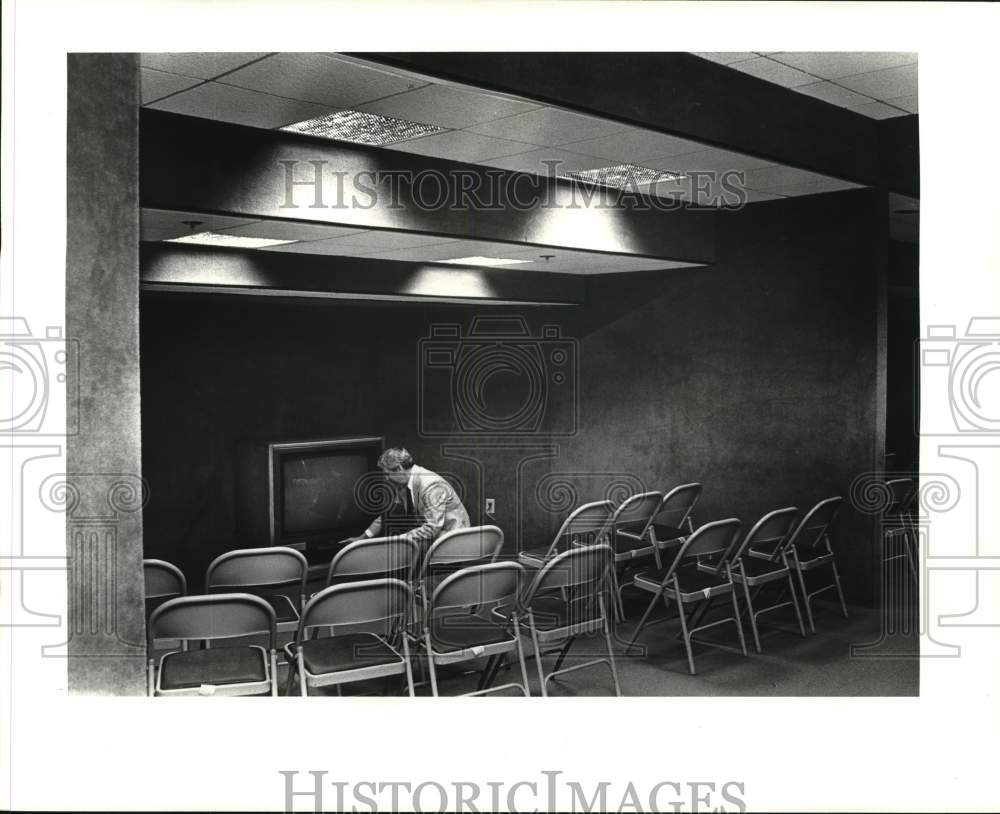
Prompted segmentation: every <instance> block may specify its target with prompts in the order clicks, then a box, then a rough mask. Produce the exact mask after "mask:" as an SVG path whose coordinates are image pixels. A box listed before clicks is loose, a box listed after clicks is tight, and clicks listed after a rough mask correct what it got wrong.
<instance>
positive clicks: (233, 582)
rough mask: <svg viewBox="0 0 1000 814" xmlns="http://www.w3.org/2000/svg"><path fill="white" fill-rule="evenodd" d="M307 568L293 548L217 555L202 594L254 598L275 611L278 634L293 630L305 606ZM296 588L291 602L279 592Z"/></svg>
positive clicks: (228, 552) (246, 550)
mask: <svg viewBox="0 0 1000 814" xmlns="http://www.w3.org/2000/svg"><path fill="white" fill-rule="evenodd" d="M308 574H309V564H308V563H307V562H306V558H305V557H304V556H303V555H302V553H301V552H300V551H296V550H295V549H294V548H284V547H282V546H274V547H271V548H240V549H237V550H235V551H227V552H226V553H225V554H220V555H219V556H218V557H216V558H215V559H214V560H212V562H211V563H210V564H209V566H208V570H206V572H205V593H209V594H214V593H232V592H233V591H240V592H243V593H250V594H254V595H255V596H259V597H260V598H261V599H263V600H265V601H266V602H268V603H269V604H270V605H271V607H272V608H274V614H275V618H276V619H277V624H278V630H279V631H282V632H285V631H291V630H295V629H296V628H297V627H298V624H299V613H300V612H301V610H302V606H303V605H304V604H305V598H306V580H307V578H308ZM289 588H293V589H294V588H298V590H297V591H296V598H295V600H292V598H291V597H289V596H288V595H287V594H284V593H281V590H282V589H289Z"/></svg>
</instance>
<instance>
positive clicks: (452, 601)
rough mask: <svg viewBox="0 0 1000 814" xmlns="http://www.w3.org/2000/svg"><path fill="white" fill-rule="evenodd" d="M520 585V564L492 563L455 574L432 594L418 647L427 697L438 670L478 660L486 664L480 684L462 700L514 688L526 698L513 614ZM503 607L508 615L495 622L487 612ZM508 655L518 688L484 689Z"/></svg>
mask: <svg viewBox="0 0 1000 814" xmlns="http://www.w3.org/2000/svg"><path fill="white" fill-rule="evenodd" d="M523 581H524V567H523V566H522V565H520V564H519V563H516V562H495V563H488V564H486V565H474V566H472V567H470V568H463V569H462V570H460V571H456V572H455V573H454V574H450V575H448V576H447V577H445V578H444V580H442V582H441V584H440V585H438V586H437V588H435V589H434V592H433V593H432V594H431V598H430V602H429V603H428V606H427V612H426V614H425V617H424V629H423V646H424V653H425V655H426V657H427V665H428V671H429V673H430V681H431V692H432V693H433V694H434V695H435V696H437V695H438V680H437V670H436V668H437V667H438V666H442V665H446V664H455V663H458V662H462V661H468V660H470V659H474V658H482V657H486V658H487V659H488V661H487V663H486V666H485V668H484V669H483V672H482V681H480V684H479V688H478V689H477V690H476V691H475V692H470V693H465V694H466V695H486V694H488V693H493V692H499V691H500V690H505V689H519V690H521V692H522V693H523V694H524V695H525V696H529V695H531V693H530V691H529V689H528V672H527V668H526V667H525V663H524V649H523V647H522V644H521V627H520V619H519V615H518V612H517V610H516V603H517V600H518V598H519V597H520V594H521V590H522V588H523ZM503 605H509V606H512V607H514V610H512V612H511V613H510V614H509V616H507V617H506V618H498V617H496V616H495V615H494V614H493V610H494V609H495V608H497V607H499V606H503ZM512 652H516V653H517V658H518V662H519V664H520V667H521V683H517V682H510V683H507V684H502V685H500V686H497V687H490V686H488V685H489V683H490V682H491V681H492V678H494V677H495V676H496V673H497V672H498V669H499V659H500V657H502V656H506V655H507V654H509V653H512Z"/></svg>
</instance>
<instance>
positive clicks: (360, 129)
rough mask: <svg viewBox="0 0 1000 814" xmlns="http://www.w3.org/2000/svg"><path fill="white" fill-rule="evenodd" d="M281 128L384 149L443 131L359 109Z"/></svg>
mask: <svg viewBox="0 0 1000 814" xmlns="http://www.w3.org/2000/svg"><path fill="white" fill-rule="evenodd" d="M281 129H282V130H287V131H288V132H290V133H304V134H306V135H308V136H320V137H321V138H329V139H337V140H338V141H350V142H353V143H355V144H369V145H371V146H374V147H384V146H386V145H387V144H395V143H396V142H399V141H405V140H406V139H411V138H419V137H420V136H427V135H430V134H432V133H440V132H442V131H443V130H444V128H443V127H439V126H437V125H435V124H421V123H420V122H411V121H408V120H406V119H394V118H392V117H391V116H379V115H377V114H375V113H365V112H363V111H360V110H339V111H337V112H336V113H329V114H327V115H325V116H317V117H316V118H313V119H307V120H305V121H301V122H296V123H295V124H289V125H287V126H285V127H282V128H281Z"/></svg>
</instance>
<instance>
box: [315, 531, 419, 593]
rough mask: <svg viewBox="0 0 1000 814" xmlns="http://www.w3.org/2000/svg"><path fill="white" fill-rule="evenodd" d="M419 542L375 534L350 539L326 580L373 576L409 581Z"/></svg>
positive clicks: (358, 579)
mask: <svg viewBox="0 0 1000 814" xmlns="http://www.w3.org/2000/svg"><path fill="white" fill-rule="evenodd" d="M418 550H419V549H418V546H417V544H416V543H415V542H413V541H412V540H408V539H406V538H405V537H398V536H397V537H372V538H371V539H368V540H356V541H354V542H353V543H348V544H347V545H346V546H344V547H343V548H342V549H341V550H340V551H338V552H337V556H336V557H334V558H333V562H331V563H330V567H329V568H328V569H327V572H326V584H327V585H328V586H329V585H336V584H337V583H340V582H357V581H360V580H370V579H401V580H403V581H404V582H409V581H410V580H411V579H412V578H413V571H414V569H415V568H416V562H417V552H418Z"/></svg>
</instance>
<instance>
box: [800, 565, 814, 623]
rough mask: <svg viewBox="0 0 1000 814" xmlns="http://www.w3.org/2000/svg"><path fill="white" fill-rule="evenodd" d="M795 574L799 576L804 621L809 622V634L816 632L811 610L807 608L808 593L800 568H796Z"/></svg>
mask: <svg viewBox="0 0 1000 814" xmlns="http://www.w3.org/2000/svg"><path fill="white" fill-rule="evenodd" d="M795 573H796V574H798V576H799V587H800V588H801V589H802V601H803V603H804V604H805V606H806V619H808V620H809V632H810V633H815V632H816V624H815V622H813V614H812V608H811V607H810V606H809V592H808V591H807V590H806V579H805V576H804V575H803V574H802V569H801V568H796V569H795Z"/></svg>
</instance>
